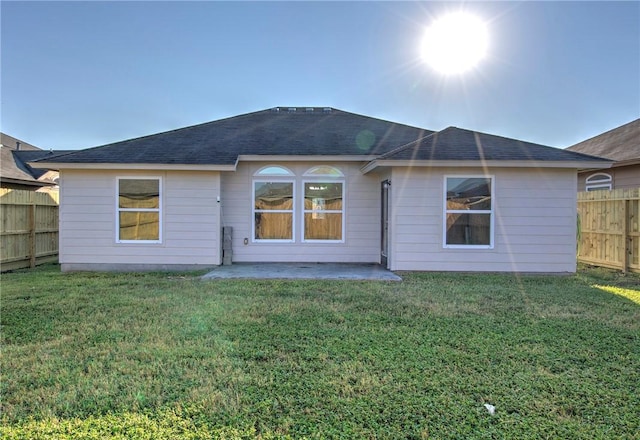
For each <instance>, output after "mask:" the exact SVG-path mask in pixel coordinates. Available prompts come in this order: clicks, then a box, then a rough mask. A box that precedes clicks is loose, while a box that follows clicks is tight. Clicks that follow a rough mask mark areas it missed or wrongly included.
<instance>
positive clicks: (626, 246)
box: [622, 199, 631, 273]
mask: <svg viewBox="0 0 640 440" xmlns="http://www.w3.org/2000/svg"><path fill="white" fill-rule="evenodd" d="M630 246H631V240H630V239H629V200H628V199H626V200H622V248H623V252H624V255H623V256H622V267H623V269H622V272H625V273H626V272H627V270H628V269H629V254H630V253H631V247H630Z"/></svg>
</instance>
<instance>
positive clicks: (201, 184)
mask: <svg viewBox="0 0 640 440" xmlns="http://www.w3.org/2000/svg"><path fill="white" fill-rule="evenodd" d="M134 175H135V176H136V177H139V176H156V177H160V178H161V179H162V200H163V202H162V203H163V209H162V213H161V214H162V228H163V230H162V243H159V244H144V243H134V244H131V243H116V230H115V228H116V182H117V178H118V177H131V176H134ZM61 179H62V182H64V184H63V185H60V187H61V190H60V197H61V204H60V263H61V264H62V269H63V270H83V269H88V270H101V269H104V270H117V269H123V270H135V269H136V268H141V269H145V270H146V269H154V268H155V269H173V268H178V269H181V268H191V267H200V266H201V267H207V266H214V265H218V264H220V214H219V209H220V207H219V204H218V203H217V197H218V196H219V195H220V191H219V189H220V177H219V174H218V173H217V172H172V171H162V172H153V171H150V172H142V171H139V172H135V174H134V173H133V172H130V171H123V172H116V171H75V170H63V172H62V177H61Z"/></svg>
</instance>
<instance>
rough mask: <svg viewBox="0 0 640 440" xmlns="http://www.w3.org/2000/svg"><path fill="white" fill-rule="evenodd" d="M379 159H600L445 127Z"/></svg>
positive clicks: (599, 159) (599, 160) (600, 160)
mask: <svg viewBox="0 0 640 440" xmlns="http://www.w3.org/2000/svg"><path fill="white" fill-rule="evenodd" d="M379 159H380V160H426V161H428V160H436V161H442V160H467V161H483V160H484V161H487V160H492V161H493V160H498V161H499V160H513V161H519V160H524V161H597V162H602V161H603V159H601V158H598V157H593V156H588V155H585V154H581V153H575V152H571V151H566V150H560V149H558V148H552V147H547V146H545V145H539V144H533V143H530V142H524V141H519V140H516V139H509V138H505V137H501V136H494V135H490V134H485V133H479V132H476V131H470V130H464V129H461V128H457V127H449V128H446V129H444V130H442V131H439V132H437V133H433V134H432V135H430V136H427V137H425V138H423V139H420V140H418V141H416V142H413V143H411V144H409V145H405V146H403V147H400V148H398V149H396V150H394V151H391V152H389V153H387V154H385V155H383V156H382V157H380V158H379Z"/></svg>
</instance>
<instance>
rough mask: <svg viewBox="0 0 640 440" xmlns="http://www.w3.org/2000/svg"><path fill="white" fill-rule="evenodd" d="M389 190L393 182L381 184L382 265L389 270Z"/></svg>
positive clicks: (386, 181)
mask: <svg viewBox="0 0 640 440" xmlns="http://www.w3.org/2000/svg"><path fill="white" fill-rule="evenodd" d="M389 188H391V182H390V181H388V180H385V181H384V182H382V184H381V188H380V194H381V203H380V206H381V207H382V209H381V216H380V217H381V227H380V231H381V237H380V264H382V266H383V267H386V268H389Z"/></svg>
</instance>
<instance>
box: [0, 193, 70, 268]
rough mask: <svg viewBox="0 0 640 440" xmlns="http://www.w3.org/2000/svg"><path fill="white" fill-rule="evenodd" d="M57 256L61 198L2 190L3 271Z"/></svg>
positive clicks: (0, 262)
mask: <svg viewBox="0 0 640 440" xmlns="http://www.w3.org/2000/svg"><path fill="white" fill-rule="evenodd" d="M57 256H58V194H57V193H39V192H34V191H20V190H12V189H7V188H0V270H2V271H7V270H13V269H20V268H24V267H34V266H35V265H37V264H42V263H45V262H47V261H55V260H56V259H57Z"/></svg>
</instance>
